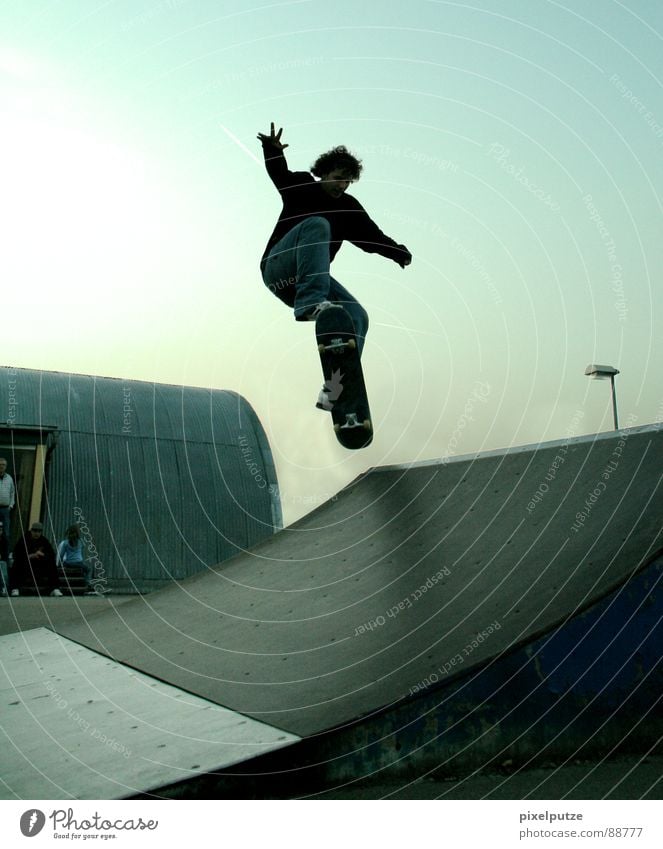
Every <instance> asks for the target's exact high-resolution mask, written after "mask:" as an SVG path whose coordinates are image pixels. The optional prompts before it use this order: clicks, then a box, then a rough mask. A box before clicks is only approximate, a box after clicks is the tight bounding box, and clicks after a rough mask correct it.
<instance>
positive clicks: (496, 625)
mask: <svg viewBox="0 0 663 849" xmlns="http://www.w3.org/2000/svg"><path fill="white" fill-rule="evenodd" d="M662 448H663V432H661V430H660V429H659V428H658V427H657V426H648V427H640V428H632V429H629V430H625V431H620V432H617V433H610V434H601V435H598V436H585V437H579V438H573V439H567V440H564V441H560V442H548V443H543V444H540V445H536V446H525V447H521V448H514V449H508V450H503V451H493V452H486V453H482V454H480V455H476V456H466V457H459V458H454V459H451V460H449V461H431V462H423V463H419V464H414V465H410V466H392V467H385V468H376V469H372V470H370V471H369V472H367V473H366V474H364V475H363V476H361V477H360V478H359V479H357V480H356V481H354V482H353V483H352V484H350V485H349V486H348V487H346V488H345V489H344V490H342V491H341V492H340V493H339V494H338V496H337V497H335V498H333V499H332V500H330V501H328V502H327V503H325V504H323V505H322V506H321V507H319V508H318V509H317V510H315V511H314V512H312V513H310V514H309V515H308V516H306V517H305V518H303V519H302V520H300V521H298V522H297V523H296V524H294V525H292V526H290V527H288V528H286V529H284V530H282V531H280V532H278V533H277V534H276V535H274V536H273V537H271V538H270V539H269V540H266V541H264V542H262V543H260V544H259V545H258V546H256V547H255V548H253V549H251V550H250V551H247V552H244V553H242V554H240V555H238V556H236V557H235V558H233V559H232V560H229V561H226V562H225V563H224V564H222V565H220V566H219V567H216V568H213V569H210V570H209V571H207V572H206V573H205V574H200V575H197V576H195V577H193V578H190V579H187V580H186V581H184V582H182V583H179V584H177V585H173V586H172V587H169V588H167V589H165V590H161V591H159V592H156V593H153V594H150V595H147V596H143V597H138V598H136V599H135V600H132V601H129V602H127V603H125V604H123V605H121V606H120V607H119V608H117V609H110V610H108V611H106V612H103V613H100V614H99V615H96V616H94V617H93V618H91V619H89V620H88V622H87V623H78V624H75V625H64V626H61V627H58V629H57V630H58V632H59V633H60V634H61V635H62V636H63V637H66V638H68V639H69V640H71V641H75V642H76V643H78V644H81V645H84V646H86V647H88V648H89V649H91V650H93V651H94V652H98V653H100V654H101V655H106V656H108V657H109V658H111V659H112V660H113V661H115V662H117V663H120V664H125V665H127V666H129V667H131V668H133V669H135V670H138V671H140V672H142V673H144V674H146V675H149V676H151V677H152V678H155V679H158V680H159V681H161V682H165V683H167V684H169V685H171V686H173V687H177V688H179V690H181V691H185V692H188V693H190V694H194V695H195V696H197V697H200V698H202V699H205V700H208V701H210V702H213V703H215V704H217V705H220V706H223V707H225V708H228V709H230V710H232V711H235V712H237V713H239V714H243V715H245V716H247V717H250V718H252V719H254V720H256V721H259V722H262V723H266V724H268V725H269V726H271V727H274V728H277V729H282V730H284V731H286V732H288V733H289V734H292V735H296V736H297V737H299V738H305V737H312V736H314V735H318V734H322V733H324V732H327V731H329V730H330V729H339V728H340V727H345V728H347V727H349V726H351V725H354V724H359V723H361V722H363V721H366V720H367V718H369V717H373V718H376V717H377V716H378V715H379V714H380V713H382V712H384V711H387V710H389V709H390V708H393V707H394V706H397V705H399V704H402V703H404V702H405V701H407V700H408V699H409V700H411V699H416V698H417V695H416V694H417V692H418V691H419V690H420V689H421V688H422V687H424V686H426V688H428V685H429V684H430V682H431V681H432V680H435V681H436V686H442V685H446V684H448V683H449V682H452V681H454V680H455V679H457V678H459V677H460V676H463V675H467V674H468V673H469V672H471V671H472V670H474V669H477V668H480V667H481V666H482V665H485V664H487V663H488V662H489V661H491V660H492V659H495V658H497V657H499V656H504V655H505V654H507V653H509V652H513V651H514V650H515V649H516V648H518V647H521V646H524V645H526V644H528V643H531V642H532V641H534V640H535V639H537V638H538V637H540V636H541V635H544V634H546V633H548V632H550V631H551V630H552V629H554V628H556V627H557V626H559V625H560V624H561V623H563V622H567V621H569V620H571V619H572V618H573V617H575V616H577V615H579V614H580V613H581V612H583V611H585V610H586V609H587V608H589V607H591V606H592V605H594V604H595V603H597V602H598V601H599V600H601V599H602V598H604V597H605V596H606V595H607V594H609V593H610V592H612V591H613V590H615V589H616V588H618V587H620V586H622V585H623V584H624V583H625V582H627V581H628V580H629V579H630V578H631V577H632V576H633V575H634V574H636V573H637V572H638V570H640V569H641V568H642V567H643V566H644V565H645V564H646V563H648V562H649V561H650V560H651V559H652V557H653V556H654V555H655V553H657V552H658V551H659V550H660V549H661V547H662V545H663V543H662V532H661V527H662V524H663V522H662V518H663V488H662V487H661V477H662V474H663V462H662V461H661V458H662V457H663V451H662ZM454 658H460V659H461V660H460V661H458V662H453V659H454ZM433 673H435V679H433V678H432V675H433Z"/></svg>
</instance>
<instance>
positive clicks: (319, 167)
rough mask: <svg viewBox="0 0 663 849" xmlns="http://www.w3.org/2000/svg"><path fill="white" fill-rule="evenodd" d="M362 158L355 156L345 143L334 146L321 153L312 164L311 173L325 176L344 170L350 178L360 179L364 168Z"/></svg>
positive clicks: (315, 175) (316, 175)
mask: <svg viewBox="0 0 663 849" xmlns="http://www.w3.org/2000/svg"><path fill="white" fill-rule="evenodd" d="M363 167H364V166H363V165H362V164H361V159H357V157H356V156H353V155H352V154H351V153H350V151H349V150H348V149H347V147H345V145H339V146H338V147H333V148H332V149H331V150H328V151H327V152H326V153H323V154H321V155H320V156H319V157H318V158H317V159H316V160H315V162H314V163H313V165H311V174H313V176H314V177H324V176H325V174H331V172H332V171H336V170H339V171H343V173H344V174H345V175H346V176H347V177H348V179H350V180H353V181H354V180H358V179H359V176H360V174H361V171H362V168H363Z"/></svg>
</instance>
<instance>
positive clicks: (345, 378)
mask: <svg viewBox="0 0 663 849" xmlns="http://www.w3.org/2000/svg"><path fill="white" fill-rule="evenodd" d="M315 338H316V340H317V342H318V353H319V354H320V363H321V365H322V374H323V376H324V379H325V391H326V392H327V394H328V396H329V406H328V407H327V409H328V410H329V411H330V412H331V417H332V421H333V422H334V432H335V434H336V438H337V439H338V441H339V442H340V443H341V445H342V446H343V447H344V448H349V449H350V450H354V449H356V448H366V447H367V446H368V445H370V444H371V440H372V439H373V426H372V424H371V411H370V410H369V407H368V397H367V395H366V385H365V384H364V373H363V371H362V368H361V360H360V359H359V349H358V348H357V340H356V338H355V329H354V325H353V323H352V319H351V318H350V316H349V315H348V313H347V312H346V311H345V310H344V309H343V307H340V306H334V307H330V308H328V309H326V310H324V311H323V312H321V313H320V315H319V316H318V318H317V320H316V323H315Z"/></svg>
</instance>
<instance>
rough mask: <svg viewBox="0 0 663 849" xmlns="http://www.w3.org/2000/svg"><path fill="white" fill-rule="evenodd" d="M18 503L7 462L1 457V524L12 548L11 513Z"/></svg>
mask: <svg viewBox="0 0 663 849" xmlns="http://www.w3.org/2000/svg"><path fill="white" fill-rule="evenodd" d="M15 502H16V487H15V486H14V481H13V480H12V477H11V475H10V474H8V473H7V460H6V459H5V458H4V457H0V522H2V526H3V528H4V530H5V537H6V538H7V543H8V545H10V546H11V523H10V522H11V520H10V513H11V511H12V510H13V509H14V504H15Z"/></svg>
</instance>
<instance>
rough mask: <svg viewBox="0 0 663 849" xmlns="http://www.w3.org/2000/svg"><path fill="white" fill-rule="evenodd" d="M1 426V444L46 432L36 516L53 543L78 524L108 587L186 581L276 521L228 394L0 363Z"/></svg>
mask: <svg viewBox="0 0 663 849" xmlns="http://www.w3.org/2000/svg"><path fill="white" fill-rule="evenodd" d="M5 411H6V412H5ZM3 424H4V427H3ZM0 428H1V429H2V431H1V432H0V440H1V441H2V443H3V444H4V445H5V446H7V445H8V444H10V442H11V440H12V439H13V438H14V437H13V436H12V434H14V435H16V434H19V433H21V434H24V433H25V429H26V428H33V429H35V433H38V429H39V428H44V429H46V428H55V430H54V431H53V432H52V434H51V436H50V437H49V440H48V442H49V445H50V448H49V451H48V459H47V461H46V469H45V487H44V497H43V505H42V514H41V518H42V520H43V521H44V522H45V524H46V526H47V535H48V536H49V537H50V538H51V539H52V540H54V541H56V540H59V539H61V538H62V536H63V535H64V531H65V528H66V527H67V525H69V524H71V523H72V522H74V521H78V522H79V523H80V524H81V528H82V531H83V536H84V538H85V541H86V543H87V545H88V549H89V551H90V553H91V554H92V557H93V558H95V557H96V559H97V572H98V575H99V576H100V577H102V578H103V579H104V580H105V581H107V583H108V585H109V587H110V588H115V589H116V590H130V591H145V590H149V589H151V588H156V587H159V586H163V585H164V584H166V583H169V582H171V581H173V580H179V579H182V578H185V577H188V576H190V575H193V574H195V573H196V572H199V571H200V570H201V569H204V568H205V567H206V566H210V565H213V564H216V563H218V562H220V561H222V560H225V559H227V558H228V557H231V556H232V555H233V554H235V553H237V552H238V551H241V550H243V549H245V548H249V547H251V546H253V545H255V543H256V542H259V541H260V540H261V539H264V538H265V537H266V536H269V535H271V534H272V533H273V532H274V530H275V529H276V528H278V527H280V526H281V524H282V521H281V511H280V503H279V499H278V488H277V481H276V473H275V469H274V464H273V461H272V456H271V451H270V449H269V445H268V442H267V439H266V436H265V433H264V431H263V429H262V427H261V425H260V422H259V421H258V419H257V417H256V415H255V413H254V411H253V410H252V408H251V407H250V405H249V404H248V402H247V401H246V400H245V399H244V398H242V397H241V396H239V395H237V394H236V393H233V392H225V391H220V390H210V389H201V388H194V387H181V386H168V385H163V384H151V383H145V382H141V381H129V380H121V379H116V378H103V377H92V376H87V375H70V374H63V373H58V372H45V371H33V370H27V369H10V368H3V369H1V370H0ZM43 436H44V439H45V436H46V434H45V433H44V434H43ZM3 451H4V452H5V453H7V448H4V449H3ZM23 512H25V511H23ZM26 521H27V520H26Z"/></svg>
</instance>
